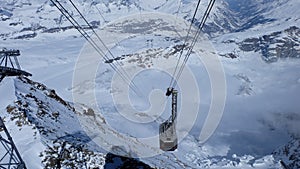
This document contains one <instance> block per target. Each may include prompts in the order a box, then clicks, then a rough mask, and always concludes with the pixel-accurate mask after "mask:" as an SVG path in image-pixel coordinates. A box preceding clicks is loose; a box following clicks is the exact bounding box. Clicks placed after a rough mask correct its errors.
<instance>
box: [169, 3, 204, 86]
mask: <svg viewBox="0 0 300 169" xmlns="http://www.w3.org/2000/svg"><path fill="white" fill-rule="evenodd" d="M200 2H201V0H198V3H197V6H196V9H195V12H194V15H193V18H192V21H191V24H190V26H189V29H188V33H187V35H186V36H185V39H184V43H183V46H182V48H181V50H180V54H179V58H178V60H177V63H176V67H175V70H174V73H173V75H172V79H171V82H170V85H169V86H173V85H172V84H173V82H174V83H176V81H174V78H173V77H174V76H175V75H176V73H177V69H178V66H179V62H180V60H181V57H182V54H183V51H184V47H185V45H186V44H187V41H188V37H189V34H190V32H191V29H192V26H193V24H194V21H195V18H196V14H197V12H198V8H199V6H200Z"/></svg>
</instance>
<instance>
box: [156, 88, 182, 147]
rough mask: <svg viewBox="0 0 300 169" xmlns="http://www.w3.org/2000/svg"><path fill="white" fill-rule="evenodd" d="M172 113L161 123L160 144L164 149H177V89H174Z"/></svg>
mask: <svg viewBox="0 0 300 169" xmlns="http://www.w3.org/2000/svg"><path fill="white" fill-rule="evenodd" d="M168 90H169V89H168ZM171 91H172V115H171V117H170V118H169V119H168V120H166V121H165V122H163V123H162V124H160V125H159V145H160V149H161V150H163V151H174V150H176V149H177V144H178V143H177V142H178V140H177V134H176V118H177V90H174V89H172V90H171Z"/></svg>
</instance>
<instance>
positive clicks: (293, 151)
mask: <svg viewBox="0 0 300 169" xmlns="http://www.w3.org/2000/svg"><path fill="white" fill-rule="evenodd" d="M299 149H300V140H299V138H293V139H291V141H290V142H288V143H287V144H286V145H284V146H282V147H280V148H278V149H277V150H276V151H274V152H273V154H274V156H275V158H276V159H277V160H281V161H282V165H283V166H284V165H286V166H287V167H286V168H289V169H298V168H300V152H299Z"/></svg>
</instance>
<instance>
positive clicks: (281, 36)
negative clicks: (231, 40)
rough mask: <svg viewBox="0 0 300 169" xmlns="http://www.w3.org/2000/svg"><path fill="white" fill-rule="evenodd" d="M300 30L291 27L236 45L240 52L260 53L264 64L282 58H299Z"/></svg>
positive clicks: (248, 39)
mask: <svg viewBox="0 0 300 169" xmlns="http://www.w3.org/2000/svg"><path fill="white" fill-rule="evenodd" d="M299 39H300V29H299V28H298V27H296V26H292V27H290V28H288V29H285V30H283V31H278V32H274V33H271V34H268V35H264V36H261V37H258V38H247V39H245V40H243V41H242V42H240V43H238V45H239V48H240V50H242V51H245V52H250V51H254V52H260V53H261V55H262V58H263V59H264V60H265V61H266V62H274V61H277V60H278V59H280V58H281V59H283V58H300V40H299Z"/></svg>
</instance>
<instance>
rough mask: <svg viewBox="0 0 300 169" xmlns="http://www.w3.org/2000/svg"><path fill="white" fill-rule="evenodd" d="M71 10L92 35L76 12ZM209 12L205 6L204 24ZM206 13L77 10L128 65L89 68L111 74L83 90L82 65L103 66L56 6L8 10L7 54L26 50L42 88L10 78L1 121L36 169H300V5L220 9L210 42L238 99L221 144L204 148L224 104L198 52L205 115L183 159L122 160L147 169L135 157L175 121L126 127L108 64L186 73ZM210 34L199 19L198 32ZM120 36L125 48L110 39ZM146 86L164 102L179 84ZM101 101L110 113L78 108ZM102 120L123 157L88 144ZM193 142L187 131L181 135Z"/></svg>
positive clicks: (3, 89) (258, 0) (231, 0)
mask: <svg viewBox="0 0 300 169" xmlns="http://www.w3.org/2000/svg"><path fill="white" fill-rule="evenodd" d="M62 2H63V4H64V5H66V7H67V8H68V9H70V12H71V13H72V15H73V16H74V17H75V18H77V19H78V20H79V21H80V23H81V24H82V25H83V26H84V27H85V28H86V30H87V31H88V33H91V34H92V32H91V30H90V29H88V27H87V25H86V24H85V23H84V22H83V20H82V19H81V18H80V16H79V15H78V14H77V13H76V11H75V10H74V9H73V8H71V5H70V4H69V3H68V1H62ZM207 2H208V1H203V2H202V5H201V6H200V8H201V9H202V10H200V13H199V14H198V15H199V16H198V18H199V17H200V16H202V14H203V12H204V10H203V9H204V7H205V4H207ZM196 3H197V2H196V1H190V0H179V1H170V0H161V1H138V0H137V1H136V0H118V1H112V0H105V1H89V0H84V1H82V0H79V1H76V2H75V4H76V5H77V6H78V7H79V10H80V11H82V13H83V15H84V16H85V17H86V18H87V20H88V21H89V23H90V24H91V25H92V26H93V28H95V29H98V30H99V33H100V36H101V37H103V39H104V41H105V42H106V43H107V45H108V46H109V47H110V49H111V50H112V52H113V54H114V55H116V56H118V57H117V59H116V60H108V61H104V60H101V59H97V60H93V58H92V59H91V60H87V63H92V62H96V63H98V62H99V68H98V69H97V74H96V75H95V79H94V81H84V82H82V83H79V84H76V83H74V82H73V81H74V72H75V71H74V69H75V68H76V65H77V66H78V63H77V62H78V58H80V57H82V56H88V55H94V53H93V50H90V49H89V48H88V45H87V44H85V43H86V42H85V39H83V38H82V37H81V36H80V34H79V33H78V32H77V31H76V29H75V28H74V27H73V26H72V25H71V24H70V23H69V22H68V21H67V19H66V18H64V17H63V16H62V15H61V14H60V13H59V11H58V10H57V9H56V8H55V7H54V6H53V4H52V3H51V2H50V1H46V0H45V1H38V0H14V1H11V0H1V1H0V4H1V5H0V22H1V26H0V39H1V46H0V47H6V48H17V49H20V50H21V54H22V56H21V57H20V63H21V66H22V68H24V69H26V70H27V71H29V72H31V73H32V74H33V77H32V80H30V79H26V78H17V79H15V80H14V81H11V80H10V79H8V78H7V79H5V80H4V81H3V82H2V83H1V84H0V93H1V96H5V97H0V106H1V109H2V110H3V111H2V112H1V117H5V123H6V125H7V126H8V128H9V129H10V132H11V134H12V136H13V138H14V140H15V142H16V145H17V147H18V148H19V151H20V152H21V154H22V157H23V158H24V160H25V162H26V164H27V166H28V168H43V167H44V168H51V167H53V166H57V165H61V167H62V168H70V167H72V166H73V167H75V168H93V167H99V168H103V167H104V168H116V167H117V165H122V163H123V164H124V165H134V166H136V165H137V166H142V167H145V168H147V167H156V168H243V169H244V168H276V169H279V168H281V166H280V165H281V164H280V160H281V161H282V162H283V163H284V164H286V165H287V166H288V167H289V168H295V169H296V168H299V165H300V164H299V161H300V160H299V153H298V152H299V135H300V133H299V128H300V126H299V124H300V122H299V116H300V114H299V110H300V107H299V104H298V100H299V91H300V75H299V72H300V60H299V57H300V56H299V55H300V48H299V45H300V42H299V36H300V34H299V30H300V29H299V25H300V11H299V10H298V9H299V7H300V2H299V1H298V0H285V1H284V0H272V1H271V0H221V1H216V4H215V6H214V8H213V11H212V13H211V15H210V17H209V19H208V21H207V24H206V26H205V28H204V32H205V33H206V35H207V37H209V38H208V39H209V41H210V43H211V45H212V46H213V47H214V49H215V53H216V54H218V55H219V60H220V61H221V63H222V66H223V69H224V75H225V77H226V93H227V95H226V105H225V109H224V113H223V117H222V120H221V122H220V124H219V126H218V128H217V130H216V131H215V132H214V134H213V135H212V136H211V137H210V139H209V140H207V141H206V142H205V143H202V142H201V140H200V139H199V137H198V136H199V131H201V129H202V127H203V126H204V121H205V118H206V117H207V114H208V111H209V109H210V106H211V100H212V97H213V96H212V94H211V92H212V90H213V89H212V87H211V86H212V85H211V80H210V76H211V75H210V74H209V72H208V70H207V67H206V66H209V65H205V56H204V55H205V53H204V52H202V51H201V50H199V51H200V54H199V55H201V57H202V58H203V59H197V57H198V56H197V55H198V54H197V53H196V52H197V51H196V49H195V51H196V52H194V53H193V54H192V55H191V59H190V60H189V62H188V67H189V69H190V70H191V71H192V72H194V77H195V81H196V84H197V85H198V87H199V91H200V96H201V102H199V103H198V102H197V105H199V107H200V108H199V112H198V113H199V114H198V115H197V117H196V119H195V124H194V125H193V128H192V129H191V130H190V131H189V132H188V134H187V135H186V136H185V137H184V139H183V140H182V141H181V142H180V144H179V148H178V150H177V151H175V152H165V153H158V154H157V155H155V156H153V157H145V158H140V159H135V160H134V159H127V158H125V157H119V156H115V155H113V154H111V153H115V154H120V153H124V155H127V156H132V157H135V155H134V154H135V153H136V152H131V150H134V148H135V147H138V148H141V149H143V150H147V151H156V149H155V146H154V147H151V146H149V145H148V146H145V145H144V144H142V142H141V139H140V138H143V137H148V136H153V135H156V134H157V132H158V123H159V122H161V121H162V120H163V119H165V118H167V115H166V112H164V113H162V114H161V117H157V116H158V115H157V114H151V113H149V114H137V115H138V118H140V119H150V120H151V119H152V120H153V119H155V120H154V121H153V122H150V123H145V124H144V123H142V124H135V123H132V122H128V120H127V119H124V118H123V117H122V116H121V115H120V114H119V113H118V111H117V110H116V107H117V106H115V105H113V103H114V102H113V100H112V99H111V96H110V95H111V93H112V94H114V93H118V90H112V89H111V87H112V82H111V81H112V77H113V75H114V71H113V70H112V69H111V68H110V67H109V66H108V63H110V62H115V63H116V61H120V63H121V65H123V67H124V68H125V69H127V68H128V67H129V68H130V67H131V66H136V67H139V68H141V69H145V70H147V68H155V66H156V65H157V64H161V65H162V66H163V67H172V66H174V65H172V63H173V62H172V60H174V59H175V60H176V59H177V58H176V56H177V54H178V49H179V48H180V47H182V46H181V45H182V43H183V41H184V37H182V36H180V34H184V29H185V28H186V27H187V26H188V24H186V25H185V23H188V22H189V21H190V20H191V18H192V15H193V10H194V8H195V5H196ZM71 9H72V10H71ZM149 16H150V17H149ZM147 17H148V18H150V19H149V20H147V19H148V18H147ZM198 24H199V19H198V20H197V21H196V23H195V26H197V25H198ZM150 25H151V26H150ZM185 26H186V27H185ZM176 31H177V33H178V34H175V33H174V32H176ZM105 32H106V34H104V33H105ZM107 32H111V34H107ZM101 33H102V34H101ZM109 35H110V36H113V35H114V37H116V39H115V40H112V39H110V36H109ZM199 44H200V43H199ZM199 48H201V46H199ZM161 56H163V57H161ZM201 57H200V58H201ZM87 67H88V66H86V67H84V69H87ZM88 71H89V69H88ZM88 71H87V72H86V73H88ZM75 73H76V72H75ZM135 82H136V84H137V85H138V86H139V87H140V88H142V89H143V91H145V93H149V95H150V92H151V90H154V89H158V90H162V91H163V92H164V90H165V88H166V87H167V86H168V82H169V77H168V76H167V75H165V74H157V72H155V71H154V72H151V71H150V72H148V73H147V72H146V73H144V74H141V75H140V76H137V77H136V81H135ZM94 83H95V84H96V85H95V86H96V88H95V91H94V89H93V85H94ZM181 87H182V88H183V89H182V90H183V92H187V91H184V87H183V86H181ZM93 92H94V93H95V96H96V97H97V99H96V100H97V101H98V102H99V103H97V104H99V105H100V106H99V107H97V106H95V107H93V106H91V107H89V106H90V105H85V104H84V103H78V102H73V101H74V100H73V97H72V94H74V93H77V94H78V95H79V96H82V97H84V96H85V94H87V93H93ZM57 93H58V94H57ZM133 96H134V95H130V97H131V99H132V102H133V105H134V106H135V108H137V109H139V110H147V109H148V107H149V106H150V104H151V103H150V102H151V98H150V101H148V100H147V99H142V100H139V99H136V98H134V97H133ZM151 97H154V95H153V96H152V95H151ZM160 97H161V94H160V95H159V94H158V95H155V99H156V100H158V101H161V102H162V103H163V102H164V101H163V100H162V99H161V98H160ZM182 97H183V96H182ZM191 97H192V96H191ZM182 99H184V100H188V99H186V97H185V98H181V96H180V98H179V100H182ZM184 100H183V101H184ZM191 100H192V99H191ZM187 102H192V101H190V100H188V101H187ZM162 103H160V105H163V104H165V105H168V104H167V103H163V104H162ZM120 104H121V103H120ZM91 105H93V104H91ZM161 107H163V106H161ZM167 107H168V106H167ZM97 109H100V112H101V114H100V115H98V114H97V112H98V111H97ZM167 112H168V110H167ZM189 113H190V112H183V113H182V114H184V115H185V116H188V115H190V114H189ZM95 114H96V115H95ZM97 115H98V116H97ZM95 116H97V119H98V120H99V121H101V122H102V123H100V126H96V127H97V128H98V129H99V128H101V129H102V131H103V133H109V134H108V135H109V136H108V137H103V138H101V139H102V141H103V142H104V143H105V144H107V145H108V147H111V153H108V152H107V150H103V148H102V147H101V146H100V147H99V145H97V143H96V141H95V139H94V137H91V135H90V133H86V132H87V131H89V130H90V129H91V128H93V127H95V124H93V122H94V121H93V119H94V118H96V117H95ZM99 121H98V122H99ZM112 124H113V130H112V129H111V128H110V126H111V125H112ZM97 125H98V124H97ZM126 126H127V127H126ZM115 131H118V133H115ZM182 131H184V128H183V129H182V130H181V128H180V132H182ZM111 136H113V137H111ZM123 136H133V138H136V139H133V140H130V141H128V140H127V141H124V140H123V142H126V143H127V142H130V143H132V144H128V145H129V146H128V147H129V148H128V147H126V146H125V147H121V146H120V145H122V144H121V143H118V144H116V143H114V142H113V141H111V142H110V139H112V138H115V137H118V138H121V142H122V138H123ZM124 138H127V137H124ZM150 145H152V144H150ZM130 146H132V149H130ZM139 146H140V147H139ZM107 153H108V154H107ZM29 154H30V155H29ZM120 161H122V162H120ZM141 161H142V162H141Z"/></svg>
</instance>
